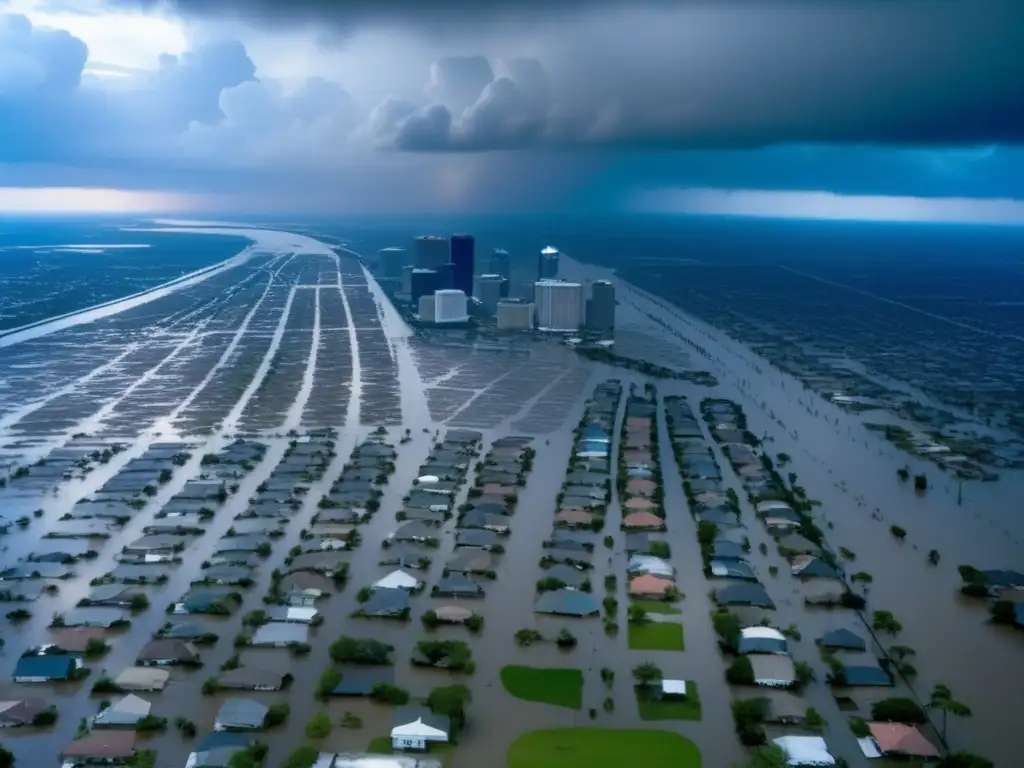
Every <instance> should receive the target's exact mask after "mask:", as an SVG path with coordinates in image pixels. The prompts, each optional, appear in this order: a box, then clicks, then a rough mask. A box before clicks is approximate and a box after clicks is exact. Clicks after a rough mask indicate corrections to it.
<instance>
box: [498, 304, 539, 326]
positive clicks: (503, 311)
mask: <svg viewBox="0 0 1024 768" xmlns="http://www.w3.org/2000/svg"><path fill="white" fill-rule="evenodd" d="M497 318H498V330H499V331H529V330H531V329H532V328H533V304H531V303H530V302H528V301H516V300H515V299H509V300H507V301H499V302H498V311H497Z"/></svg>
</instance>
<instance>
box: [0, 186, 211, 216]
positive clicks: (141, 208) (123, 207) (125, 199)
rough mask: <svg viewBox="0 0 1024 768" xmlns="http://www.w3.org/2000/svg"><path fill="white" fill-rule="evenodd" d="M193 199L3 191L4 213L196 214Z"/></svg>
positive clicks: (115, 192) (72, 190)
mask: <svg viewBox="0 0 1024 768" xmlns="http://www.w3.org/2000/svg"><path fill="white" fill-rule="evenodd" d="M194 208H195V201H194V200H193V199H192V196H190V195H182V194H174V193H166V192H137V191H133V190H123V189H84V188H81V187H0V213H153V212H167V213H172V212H176V211H185V210H192V209H194Z"/></svg>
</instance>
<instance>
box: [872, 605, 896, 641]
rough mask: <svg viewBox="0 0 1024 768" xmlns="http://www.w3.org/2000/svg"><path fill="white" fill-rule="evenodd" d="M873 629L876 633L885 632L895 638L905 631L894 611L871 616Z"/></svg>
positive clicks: (879, 612) (880, 612)
mask: <svg viewBox="0 0 1024 768" xmlns="http://www.w3.org/2000/svg"><path fill="white" fill-rule="evenodd" d="M871 628H872V629H873V630H875V632H885V633H886V634H889V635H892V636H893V637H896V636H897V635H898V634H899V633H900V632H902V631H903V625H902V624H900V622H899V621H898V620H897V619H896V616H895V615H893V613H892V611H875V612H874V614H872V616H871Z"/></svg>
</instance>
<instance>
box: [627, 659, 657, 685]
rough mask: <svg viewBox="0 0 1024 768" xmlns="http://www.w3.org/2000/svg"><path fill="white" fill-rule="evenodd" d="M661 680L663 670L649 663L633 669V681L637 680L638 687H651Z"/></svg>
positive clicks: (646, 662)
mask: <svg viewBox="0 0 1024 768" xmlns="http://www.w3.org/2000/svg"><path fill="white" fill-rule="evenodd" d="M661 678H662V674H661V670H660V669H658V667H657V666H656V665H654V664H652V663H651V662H649V661H645V662H644V663H643V664H638V665H637V666H635V667H633V679H634V680H636V684H637V685H650V684H651V683H653V682H655V681H656V680H661Z"/></svg>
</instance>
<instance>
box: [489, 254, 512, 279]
mask: <svg viewBox="0 0 1024 768" xmlns="http://www.w3.org/2000/svg"><path fill="white" fill-rule="evenodd" d="M487 271H488V272H489V273H490V274H492V275H501V276H502V277H504V278H505V279H506V280H511V279H512V262H511V261H510V260H509V255H508V251H506V250H505V249H504V248H495V249H494V250H493V251H492V252H491V264H490V266H489V267H488V270H487Z"/></svg>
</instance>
